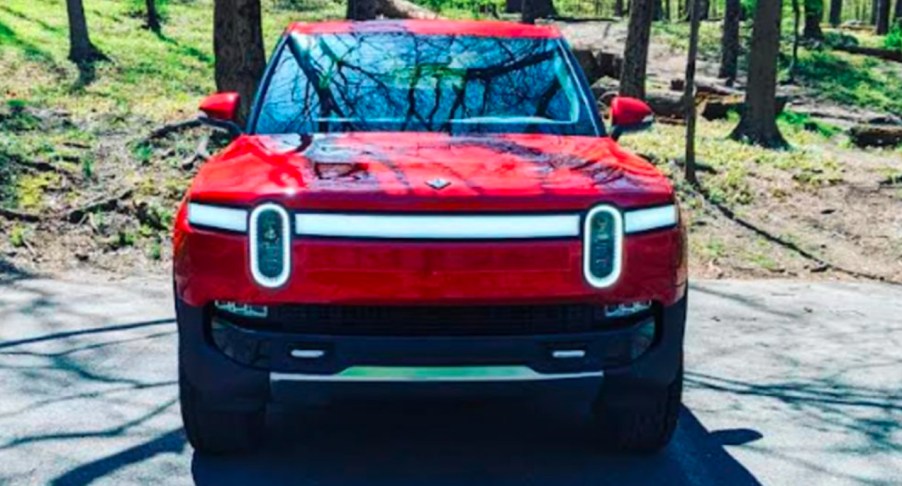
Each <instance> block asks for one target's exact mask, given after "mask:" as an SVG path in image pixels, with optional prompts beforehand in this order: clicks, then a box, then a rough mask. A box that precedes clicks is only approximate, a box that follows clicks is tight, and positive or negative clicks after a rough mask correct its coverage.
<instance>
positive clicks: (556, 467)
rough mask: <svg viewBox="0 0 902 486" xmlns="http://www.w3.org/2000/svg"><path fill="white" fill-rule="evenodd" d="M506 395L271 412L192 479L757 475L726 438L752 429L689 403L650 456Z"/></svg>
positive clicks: (578, 480) (690, 480)
mask: <svg viewBox="0 0 902 486" xmlns="http://www.w3.org/2000/svg"><path fill="white" fill-rule="evenodd" d="M557 408H560V407H559V406H558V407H554V406H552V407H549V406H547V405H543V406H536V407H531V406H530V405H529V404H524V403H522V402H509V403H489V404H486V403H480V404H473V403H464V404H458V405H453V404H448V403H439V404H436V403H428V402H427V403H414V404H404V405H395V404H393V405H389V406H385V405H369V406H367V405H355V406H343V407H337V408H335V407H333V408H330V409H329V410H321V411H312V412H310V413H308V414H305V415H304V416H303V418H298V416H297V415H291V414H284V413H281V414H280V413H276V414H271V417H270V418H271V419H272V420H271V423H270V427H269V431H270V433H269V438H268V441H267V444H266V446H265V447H264V448H263V449H262V450H261V451H259V452H257V453H255V454H252V455H247V456H241V457H210V456H205V455H202V454H198V453H195V454H194V459H193V463H192V474H193V476H194V480H195V482H196V483H197V484H200V485H206V484H210V485H214V484H215V485H223V484H250V483H254V484H268V483H275V484H281V483H292V484H318V485H319V484H343V485H348V484H386V485H392V486H396V485H403V484H431V485H432V484H483V483H491V484H549V485H570V484H573V485H576V484H580V485H582V484H608V483H611V484H651V483H655V484H700V483H712V484H731V485H736V484H738V485H743V484H759V482H758V481H757V480H756V479H755V477H754V476H752V474H751V473H750V472H749V471H748V470H746V469H745V467H743V466H742V465H741V464H740V463H739V462H737V461H736V460H735V459H734V458H733V457H732V456H731V455H730V454H729V453H728V452H727V451H726V450H725V449H724V445H739V444H743V443H747V442H751V441H754V440H758V439H760V438H761V434H759V433H757V432H755V431H753V430H746V429H742V430H730V431H718V432H714V433H711V432H709V431H708V430H706V429H705V428H704V426H702V424H701V423H700V422H699V421H698V419H696V417H695V416H694V415H693V413H692V412H691V411H689V410H688V409H684V410H683V411H682V415H681V419H680V425H679V428H678V431H677V433H676V435H675V437H674V441H673V443H672V444H671V445H670V446H669V447H668V448H667V449H666V450H665V451H663V452H661V453H660V454H657V455H652V456H641V457H635V456H624V455H614V454H611V453H606V452H604V451H603V450H601V448H600V447H598V444H596V443H595V442H594V441H593V440H592V436H591V434H590V430H589V429H588V428H587V427H586V426H585V425H586V422H585V421H584V420H583V419H584V418H585V417H582V416H580V415H579V414H574V413H562V411H561V410H556V409H557Z"/></svg>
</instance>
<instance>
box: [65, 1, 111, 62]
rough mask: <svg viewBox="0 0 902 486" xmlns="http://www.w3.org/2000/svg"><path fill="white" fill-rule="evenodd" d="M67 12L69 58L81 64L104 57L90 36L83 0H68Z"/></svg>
mask: <svg viewBox="0 0 902 486" xmlns="http://www.w3.org/2000/svg"><path fill="white" fill-rule="evenodd" d="M66 14H67V15H68V16H69V60H70V61H72V62H74V63H76V64H80V63H88V62H91V61H96V60H97V59H100V58H102V57H103V56H102V55H101V54H100V51H98V50H97V48H96V47H94V44H92V43H91V38H90V37H89V36H88V21H87V20H85V6H84V4H82V0H66Z"/></svg>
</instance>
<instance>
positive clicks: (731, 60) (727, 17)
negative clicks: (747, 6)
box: [718, 0, 742, 84]
mask: <svg viewBox="0 0 902 486" xmlns="http://www.w3.org/2000/svg"><path fill="white" fill-rule="evenodd" d="M726 2H727V4H726V10H725V11H724V17H723V36H722V37H721V41H720V73H719V74H718V76H719V77H721V78H724V79H726V80H727V82H728V83H729V84H732V83H733V81H735V80H736V75H737V73H738V70H739V49H740V46H739V17H740V16H741V15H742V0H726Z"/></svg>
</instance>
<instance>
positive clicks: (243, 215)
mask: <svg viewBox="0 0 902 486" xmlns="http://www.w3.org/2000/svg"><path fill="white" fill-rule="evenodd" d="M188 223H190V224H191V225H193V226H206V227H208V228H218V229H224V230H228V231H237V232H240V233H245V232H247V211H246V210H244V209H236V208H227V207H223V206H211V205H209V204H198V203H189V204H188Z"/></svg>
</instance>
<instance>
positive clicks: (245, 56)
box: [213, 0, 266, 120]
mask: <svg viewBox="0 0 902 486" xmlns="http://www.w3.org/2000/svg"><path fill="white" fill-rule="evenodd" d="M213 22H214V29H213V50H214V52H215V54H216V88H217V89H218V90H219V91H237V92H238V93H239V94H240V95H241V108H240V110H239V117H240V120H244V119H245V118H246V117H247V114H248V112H249V111H250V107H251V104H252V103H253V100H254V95H255V94H256V92H257V83H259V82H260V78H261V77H262V76H263V70H264V68H265V67H266V59H265V58H264V56H265V54H264V51H263V32H262V30H261V26H260V0H216V3H215V4H214V7H213Z"/></svg>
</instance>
